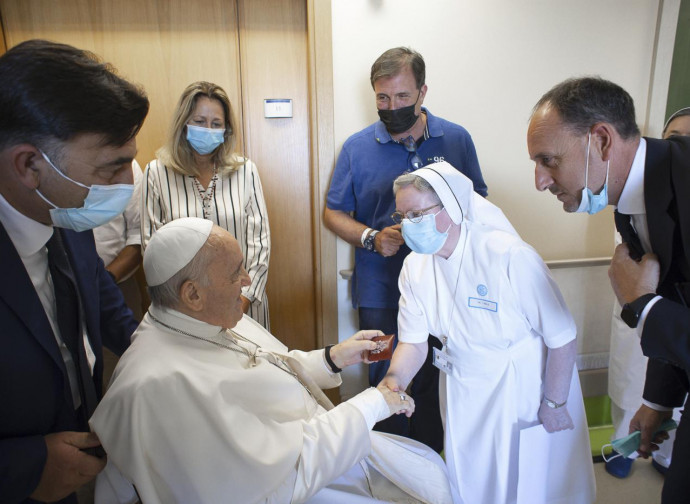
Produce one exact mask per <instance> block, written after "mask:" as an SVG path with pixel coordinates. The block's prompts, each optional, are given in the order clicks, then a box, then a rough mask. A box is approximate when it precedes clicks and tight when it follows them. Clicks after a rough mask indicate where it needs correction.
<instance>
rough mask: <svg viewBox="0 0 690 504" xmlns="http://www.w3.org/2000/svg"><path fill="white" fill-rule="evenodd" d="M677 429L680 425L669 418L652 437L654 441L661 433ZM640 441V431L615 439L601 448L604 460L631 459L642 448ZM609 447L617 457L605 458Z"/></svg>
mask: <svg viewBox="0 0 690 504" xmlns="http://www.w3.org/2000/svg"><path fill="white" fill-rule="evenodd" d="M676 427H678V424H677V423H676V421H675V420H673V419H671V418H667V419H666V420H664V421H663V422H662V423H661V425H660V426H659V430H658V431H656V432H655V433H654V436H652V439H653V438H654V437H655V436H656V435H657V434H659V433H660V432H661V431H669V430H673V429H675V428H676ZM640 440H641V434H640V431H635V432H632V433H630V434H628V435H627V436H625V437H622V438H619V439H614V440H613V441H611V444H610V445H608V444H605V445H604V446H602V447H601V455H602V457H603V458H604V460H605V461H606V462H608V461H609V460H613V459H614V458H617V457H619V456H621V457H629V456H630V455H632V454H633V453H635V452H636V451H637V449H638V448H639V447H640ZM607 446H611V447H613V449H614V450H615V452H616V455H614V456H613V457H611V458H609V459H607V458H606V456H604V448H605V447H607Z"/></svg>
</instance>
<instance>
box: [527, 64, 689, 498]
mask: <svg viewBox="0 0 690 504" xmlns="http://www.w3.org/2000/svg"><path fill="white" fill-rule="evenodd" d="M527 147H528V150H529V155H530V158H531V159H532V160H533V161H534V162H535V185H536V187H537V189H538V190H540V191H544V190H546V189H548V190H549V191H550V192H551V193H552V194H554V195H556V197H557V198H558V200H559V201H561V202H562V203H563V209H564V210H565V211H566V212H587V213H589V214H595V213H597V212H599V211H601V210H603V209H604V208H605V207H606V206H607V205H613V206H614V207H616V210H615V212H614V216H615V223H616V229H618V232H619V233H620V234H621V237H622V239H623V243H622V244H621V245H619V246H618V247H616V250H615V252H614V255H613V260H612V262H611V267H610V269H609V278H610V279H611V285H612V287H613V291H614V293H615V294H616V297H617V298H618V301H619V303H620V304H621V306H622V307H623V309H622V310H621V318H622V319H623V321H624V322H625V323H626V324H627V325H628V326H629V327H631V328H635V329H636V332H637V336H638V337H639V339H640V344H641V346H642V353H643V354H644V355H646V356H647V357H649V361H648V363H647V374H646V379H645V385H644V392H643V395H642V398H643V401H642V406H641V407H640V409H639V410H638V411H637V413H635V415H634V416H633V418H632V420H631V421H630V428H629V432H633V431H638V430H639V431H641V436H640V437H641V441H640V447H639V449H638V453H640V454H641V455H642V456H643V457H645V458H647V457H649V455H650V454H651V451H652V450H656V449H657V448H658V443H659V442H661V441H662V440H663V439H664V438H667V437H668V435H667V434H665V433H664V434H659V435H658V436H654V433H655V432H656V431H657V430H658V429H659V426H660V425H661V422H662V421H663V420H664V419H667V418H670V417H671V415H672V412H673V408H677V407H680V406H682V405H683V402H684V401H685V406H686V408H685V409H684V413H683V416H684V417H685V419H684V420H683V421H681V423H680V426H679V428H678V430H677V431H676V440H675V443H674V447H673V461H672V463H671V465H670V467H669V470H668V473H667V474H666V478H665V481H664V487H663V491H662V503H663V504H670V503H687V499H688V495H690V478H688V474H690V421H688V420H687V415H688V414H690V412H689V411H688V408H687V406H688V404H687V400H686V397H687V392H688V388H689V387H690V378H689V376H688V371H689V370H690V308H688V302H690V289H689V288H688V286H689V284H688V281H690V273H689V272H690V266H689V265H690V246H688V244H689V243H690V219H688V216H690V170H689V169H688V167H689V166H690V138H687V137H681V136H671V137H669V138H668V139H667V140H659V139H654V138H643V137H641V136H640V131H639V129H638V127H637V124H636V122H635V106H634V104H633V100H632V97H631V96H630V95H629V94H628V93H627V92H626V91H625V90H624V89H623V88H621V87H620V86H618V85H616V84H615V83H613V82H610V81H606V80H604V79H601V78H598V77H585V78H577V79H568V80H566V81H564V82H561V83H560V84H557V85H556V86H554V87H553V88H552V89H551V90H550V91H548V92H547V93H546V94H544V96H542V97H541V99H540V100H539V101H538V102H537V104H536V106H535V107H534V110H533V113H532V118H531V120H530V124H529V128H528V132H527Z"/></svg>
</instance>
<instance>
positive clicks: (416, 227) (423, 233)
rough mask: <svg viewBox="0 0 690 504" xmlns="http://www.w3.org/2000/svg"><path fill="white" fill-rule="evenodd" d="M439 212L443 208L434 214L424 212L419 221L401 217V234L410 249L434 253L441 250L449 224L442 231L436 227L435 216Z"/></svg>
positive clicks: (446, 236) (446, 237)
mask: <svg viewBox="0 0 690 504" xmlns="http://www.w3.org/2000/svg"><path fill="white" fill-rule="evenodd" d="M441 212H443V209H441V210H440V211H438V212H437V213H435V214H426V215H424V216H423V217H422V220H420V221H419V222H412V221H411V220H410V219H403V221H402V235H403V238H404V239H405V243H406V244H407V246H408V247H410V249H412V250H414V251H415V252H417V253H418V254H435V253H436V252H438V251H439V250H441V248H442V247H443V245H444V244H445V243H446V240H447V239H448V229H450V225H449V226H448V229H446V231H445V232H444V233H442V232H441V231H439V230H438V229H436V216H437V215H438V214H440V213H441Z"/></svg>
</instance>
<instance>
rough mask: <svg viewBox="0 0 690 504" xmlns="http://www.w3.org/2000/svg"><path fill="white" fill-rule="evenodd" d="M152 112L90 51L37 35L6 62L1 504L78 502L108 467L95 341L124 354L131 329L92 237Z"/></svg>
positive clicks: (122, 183) (0, 119) (0, 159)
mask: <svg viewBox="0 0 690 504" xmlns="http://www.w3.org/2000/svg"><path fill="white" fill-rule="evenodd" d="M147 112H148V99H147V98H146V96H145V94H144V93H143V92H142V91H141V90H140V89H138V88H137V87H135V86H133V85H132V84H130V83H128V82H127V81H125V80H123V79H121V78H120V77H118V76H117V75H115V73H114V69H113V68H112V67H110V66H109V65H107V64H103V63H101V62H100V61H98V59H97V58H96V57H95V56H94V55H93V54H90V53H87V52H84V51H81V50H79V49H76V48H74V47H71V46H67V45H62V44H55V43H52V42H46V41H41V40H33V41H28V42H24V43H22V44H19V45H17V46H16V47H14V48H12V49H10V50H9V51H8V52H7V53H5V54H4V55H3V56H1V57H0V258H1V259H2V260H0V278H1V279H2V280H1V281H0V403H1V404H2V411H1V413H0V502H1V503H5V502H8V503H9V502H11V503H16V502H33V501H50V502H53V501H60V502H77V500H76V496H75V495H74V492H75V491H76V490H77V489H79V488H80V487H81V486H82V485H83V484H85V483H87V482H89V481H90V480H92V479H93V478H94V477H95V476H96V474H97V473H98V472H99V471H100V470H101V469H102V468H103V467H104V465H105V460H104V459H103V458H101V457H99V456H94V455H95V449H96V448H97V447H99V442H98V439H97V438H96V436H95V435H94V434H91V433H89V432H88V431H89V428H88V423H87V420H88V418H89V416H90V415H91V413H92V412H93V409H94V408H95V406H96V403H97V401H98V399H99V398H100V395H101V388H102V371H103V361H102V345H103V344H105V345H106V346H108V347H109V348H111V349H112V350H113V351H115V352H116V353H118V354H121V353H122V352H123V351H124V350H125V349H126V348H127V346H128V345H129V338H130V335H131V333H132V332H133V331H134V329H135V328H136V321H135V320H134V319H133V317H132V314H131V312H130V311H129V309H128V308H127V307H126V306H125V304H124V301H123V299H122V296H121V294H120V291H119V289H118V288H117V286H116V285H115V284H114V283H113V281H112V279H111V277H110V276H109V275H108V274H107V272H106V271H105V269H104V267H103V262H102V261H101V260H100V259H99V258H98V256H97V254H96V250H95V246H94V241H93V234H92V232H91V231H90V229H91V228H93V227H95V226H97V225H99V224H102V223H104V222H105V221H107V220H109V219H110V218H112V217H114V216H115V215H117V214H118V213H119V212H121V211H122V210H123V209H124V206H125V205H126V204H127V202H128V201H129V197H130V196H131V189H132V186H131V184H132V171H131V166H132V160H133V159H134V155H135V154H136V141H135V136H136V134H137V132H138V131H139V129H140V127H141V125H142V123H143V121H144V118H145V117H146V114H147ZM87 451H91V453H92V454H89V453H87Z"/></svg>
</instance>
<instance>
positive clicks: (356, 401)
mask: <svg viewBox="0 0 690 504" xmlns="http://www.w3.org/2000/svg"><path fill="white" fill-rule="evenodd" d="M347 403H348V404H351V405H352V406H354V407H355V408H357V409H358V410H359V412H360V413H361V414H362V416H363V417H364V420H365V421H366V423H367V427H368V428H369V430H371V429H373V428H374V424H375V423H376V422H379V421H381V420H385V419H386V418H388V417H389V416H390V415H391V413H390V409H389V408H388V404H387V403H386V400H385V399H384V398H383V394H382V393H381V392H379V391H378V390H376V389H375V388H374V387H370V388H368V389H366V390H365V391H363V392H360V393H359V394H357V395H356V396H354V397H353V398H351V399H348V401H347Z"/></svg>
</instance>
